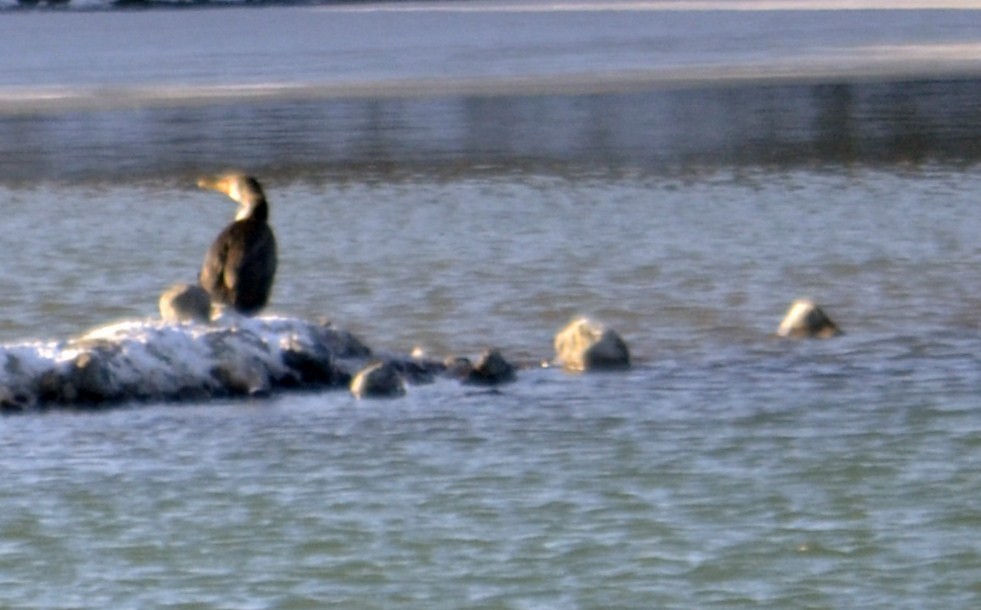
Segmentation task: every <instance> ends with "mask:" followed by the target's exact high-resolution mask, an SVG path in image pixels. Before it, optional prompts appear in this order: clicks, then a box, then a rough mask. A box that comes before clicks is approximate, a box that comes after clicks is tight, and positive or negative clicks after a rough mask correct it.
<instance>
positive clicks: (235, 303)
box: [198, 174, 276, 315]
mask: <svg viewBox="0 0 981 610" xmlns="http://www.w3.org/2000/svg"><path fill="white" fill-rule="evenodd" d="M198 186H199V187H201V188H206V189H211V190H214V191H219V192H222V193H225V194H226V195H228V196H229V197H231V198H232V200H233V201H236V202H238V204H239V208H238V213H237V214H236V215H235V222H233V223H232V224H230V225H228V226H227V227H225V229H224V230H223V231H222V232H221V233H219V234H218V237H217V238H216V239H215V241H214V243H212V244H211V247H210V248H209V249H208V253H207V255H205V258H204V264H203V265H202V266H201V274H200V275H199V277H198V280H199V281H200V283H201V287H202V288H204V289H205V290H206V291H207V292H208V294H210V295H211V299H212V301H214V302H215V303H219V304H223V305H228V306H231V307H233V308H234V309H235V310H236V311H238V312H239V313H242V314H245V315H253V314H255V313H257V312H258V311H259V310H260V309H262V308H263V307H264V306H265V305H266V302H267V301H268V300H269V293H270V291H271V290H272V284H273V277H274V276H275V275H276V238H275V236H274V235H273V232H272V229H271V228H270V227H269V224H268V223H267V220H268V218H269V204H268V203H266V196H265V194H264V193H263V192H262V187H261V186H260V185H259V182H258V181H257V180H256V179H255V178H253V177H252V176H246V175H243V174H227V175H224V176H219V177H217V178H202V179H200V180H198Z"/></svg>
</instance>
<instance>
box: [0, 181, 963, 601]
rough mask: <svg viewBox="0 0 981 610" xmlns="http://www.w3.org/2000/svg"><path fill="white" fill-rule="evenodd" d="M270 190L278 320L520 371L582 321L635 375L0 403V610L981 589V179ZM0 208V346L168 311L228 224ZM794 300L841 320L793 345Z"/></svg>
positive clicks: (68, 199) (294, 184)
mask: <svg viewBox="0 0 981 610" xmlns="http://www.w3.org/2000/svg"><path fill="white" fill-rule="evenodd" d="M266 183H267V187H268V188H267V190H268V191H269V195H270V198H271V200H272V202H273V206H274V207H273V221H274V226H275V227H276V230H277V232H278V234H279V236H280V241H281V244H282V252H281V254H282V267H281V271H280V276H279V280H278V282H277V285H276V290H275V295H274V298H273V303H272V310H273V311H274V312H276V313H283V314H288V315H296V316H301V317H316V316H320V315H326V316H330V317H332V318H333V319H334V320H335V322H337V323H338V324H339V325H340V326H342V327H347V328H351V329H353V330H355V331H356V332H358V333H359V334H361V335H362V336H363V338H365V339H366V340H367V341H368V342H369V343H370V344H372V345H375V346H379V347H385V348H391V349H396V350H408V349H411V348H412V347H413V346H415V345H421V346H423V347H425V348H426V349H428V350H429V351H430V352H431V353H434V354H439V355H441V354H444V353H463V354H474V353H476V352H477V351H479V350H480V349H482V348H483V347H484V346H487V345H495V346H498V347H500V348H501V349H502V350H504V352H505V354H507V355H509V356H511V357H513V358H516V359H524V360H535V359H540V358H548V357H550V355H551V347H550V342H551V337H552V335H553V334H554V332H555V331H556V330H557V329H558V327H559V326H561V324H563V323H564V322H565V321H566V320H567V319H568V318H569V317H570V316H571V315H573V314H575V313H580V312H585V313H590V314H593V315H595V316H597V317H599V318H600V319H603V320H605V321H607V322H609V323H610V324H611V325H613V326H615V327H616V328H617V329H618V330H620V332H621V334H623V335H624V337H625V338H626V339H627V340H628V342H629V343H630V345H631V347H632V348H633V350H634V353H635V356H636V358H637V361H638V366H636V367H635V368H634V370H632V371H631V372H628V373H625V374H615V375H600V376H595V377H593V376H587V377H579V376H570V375H567V374H565V373H561V372H559V371H556V370H551V369H539V370H529V371H525V372H524V373H523V374H522V375H521V376H520V378H519V381H518V382H517V383H515V384H512V385H508V386H504V387H503V388H501V389H500V390H497V391H491V392H484V391H473V390H470V389H467V388H465V387H462V386H458V385H456V384H455V383H453V382H448V381H447V382H437V383H436V384H434V385H430V386H417V387H414V388H412V389H411V391H410V394H409V396H408V397H407V398H405V399H403V400H399V401H395V402H356V401H355V400H354V399H353V398H351V397H349V396H348V395H347V394H346V393H343V392H328V393H325V394H304V395H281V396H274V397H272V398H268V399H257V400H254V401H249V402H244V403H239V402H235V403H219V404H214V403H212V404H201V405H194V404H190V405H157V406H141V407H139V408H132V409H121V410H116V411H112V412H109V413H102V414H92V415H85V414H70V413H53V414H48V415H43V416H24V417H9V418H6V419H4V420H3V421H2V422H0V423H2V425H0V461H2V463H3V464H4V465H5V476H4V477H3V481H2V482H0V503H2V506H3V513H2V516H0V582H2V584H3V586H2V587H0V605H4V606H5V607H23V608H27V607H48V608H77V607H188V608H189V607H228V606H231V607H242V608H268V607H283V608H300V607H322V605H323V604H325V603H335V604H338V605H341V606H345V607H363V608H392V607H442V608H458V607H487V608H532V607H533V608H570V607H579V608H608V607H677V608H688V607H725V608H731V607H747V608H749V607H754V608H755V607H774V608H778V607H779V608H786V607H799V608H819V607H853V606H862V607H911V608H912V607H917V608H923V607H933V608H970V607H973V606H974V605H975V602H977V600H978V598H979V595H981V591H979V589H978V588H977V584H976V582H975V581H976V579H975V575H976V574H977V572H978V570H979V568H981V555H979V547H978V544H977V542H976V540H975V538H976V536H974V534H975V533H976V531H977V528H978V525H979V519H981V513H979V512H978V510H977V508H976V507H975V505H974V504H975V503H974V502H973V498H975V497H977V496H978V494H979V493H981V476H979V474H978V473H979V472H981V470H979V468H978V466H979V456H981V420H979V419H978V414H977V408H976V407H977V396H978V392H979V390H981V372H979V371H981V362H979V360H978V358H977V355H976V354H977V353H978V348H979V337H978V324H977V319H978V309H979V302H978V299H977V297H976V296H975V293H976V291H975V290H974V289H973V287H974V286H977V285H978V284H979V280H981V278H979V272H978V268H979V265H978V263H979V262H981V260H979V259H981V250H979V248H978V247H977V245H976V239H975V237H976V235H977V234H978V232H979V227H978V223H979V220H978V218H979V217H978V215H977V214H976V212H975V206H976V198H975V193H977V192H978V186H979V185H978V178H977V176H976V175H975V172H974V171H961V170H952V169H942V168H919V169H910V170H903V169H895V168H893V169H887V170H860V169H856V170H852V171H842V170H840V169H833V170H815V171H811V170H794V171H789V170H788V171H783V170H777V171H759V172H749V173H734V172H716V173H712V174H710V175H704V176H683V177H663V176H660V177H657V176H645V175H617V176H611V175H606V176H598V177H597V176H593V177H584V176H579V175H554V174H553V175H543V174H530V175H527V174H519V173H515V174H511V173H508V174H500V173H495V172H488V173H479V172H478V173H476V174H469V175H459V176H447V175H411V176H400V177H392V176H388V177H385V176H374V177H371V178H370V179H364V180H358V179H352V178H351V177H350V176H348V177H341V176H331V175H324V176H321V177H308V178H307V179H306V180H295V179H287V178H285V177H284V178H277V177H276V176H271V177H270V178H269V179H268V180H267V181H266ZM0 205H2V206H3V207H4V209H5V210H8V213H7V215H6V216H5V218H4V220H3V221H2V222H3V223H4V233H5V235H7V240H8V244H7V247H8V252H9V254H8V256H7V260H6V262H5V268H6V270H7V274H6V275H5V279H4V285H3V289H2V291H0V292H2V294H3V298H4V301H5V304H4V310H5V311H6V312H8V315H7V319H6V324H5V327H4V329H3V334H4V339H5V341H7V342H11V341H17V340H24V339H34V338H59V337H65V336H69V335H71V334H72V333H74V332H78V331H80V330H82V329H84V328H87V327H88V326H90V325H96V324H101V323H104V322H106V321H107V320H109V319H111V318H113V317H140V316H152V315H155V297H156V294H157V293H158V292H159V290H160V289H162V288H164V287H165V286H166V285H167V284H168V283H170V282H172V281H178V280H190V279H192V278H193V275H194V273H195V269H196V267H197V265H198V264H199V259H200V255H201V253H202V252H203V251H204V248H205V246H206V245H207V242H208V240H209V239H210V237H211V236H212V235H213V234H214V232H215V230H216V227H219V226H220V225H222V224H223V223H224V222H226V221H227V219H228V217H229V216H230V215H231V212H232V205H231V204H230V203H226V202H225V201H224V200H223V199H222V198H221V197H220V196H218V195H213V194H211V193H204V192H197V191H194V190H191V189H188V188H185V187H184V185H182V184H179V183H136V184H122V185H105V186H99V185H88V186H84V187H81V188H68V187H66V186H62V185H58V184H47V185H39V186H36V187H31V188H6V189H4V190H3V191H0ZM41 219H44V220H43V222H42V221H41ZM38 231H41V232H43V234H44V235H45V236H46V238H45V239H43V240H42V239H38V237H37V232H38ZM802 294H808V295H811V296H813V297H814V298H816V299H818V300H819V301H820V302H822V303H823V304H825V305H826V307H827V309H828V311H829V313H830V314H831V315H832V316H833V317H835V318H836V319H837V320H838V322H839V323H840V324H841V325H842V326H843V327H844V328H845V330H846V332H847V334H846V335H845V336H844V337H842V338H840V339H838V340H833V341H827V342H818V343H807V342H804V343H802V342H782V341H777V340H775V339H774V338H772V336H771V334H772V332H773V330H774V328H775V327H776V324H777V323H778V322H779V319H780V317H781V316H782V314H783V311H784V309H785V308H786V306H787V305H788V304H789V302H790V300H791V299H793V298H794V297H797V296H800V295H802Z"/></svg>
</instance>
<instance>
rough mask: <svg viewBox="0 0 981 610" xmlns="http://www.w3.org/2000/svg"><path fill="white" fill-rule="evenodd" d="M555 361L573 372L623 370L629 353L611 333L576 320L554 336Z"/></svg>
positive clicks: (621, 342) (597, 326)
mask: <svg viewBox="0 0 981 610" xmlns="http://www.w3.org/2000/svg"><path fill="white" fill-rule="evenodd" d="M555 356H556V361H557V362H558V363H560V364H561V365H562V366H563V367H565V368H567V369H569V370H572V371H596V370H616V369H625V368H628V367H629V366H630V350H629V349H628V348H627V344H626V342H625V341H624V340H623V339H622V338H621V337H620V335H618V334H617V332H616V331H615V330H613V329H610V328H606V327H605V326H604V325H603V324H601V323H599V322H595V321H593V320H590V319H589V318H585V317H582V318H577V319H575V320H573V321H572V322H570V323H569V324H568V325H567V326H566V327H565V328H563V329H562V330H560V331H559V332H558V334H556V336H555Z"/></svg>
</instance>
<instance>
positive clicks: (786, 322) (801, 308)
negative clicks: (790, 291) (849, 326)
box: [777, 299, 842, 339]
mask: <svg viewBox="0 0 981 610" xmlns="http://www.w3.org/2000/svg"><path fill="white" fill-rule="evenodd" d="M840 334H842V332H841V329H840V328H838V325H837V324H835V323H834V322H833V321H832V320H831V318H829V317H828V315H827V314H826V313H824V310H822V309H821V308H820V307H818V306H817V305H816V304H815V303H814V301H811V300H810V299H797V300H796V301H794V302H793V303H792V304H791V305H790V309H788V310H787V315H785V316H784V318H783V321H782V322H780V326H779V327H778V328H777V335H779V336H781V337H792V338H817V339H828V338H830V337H836V336H838V335H840Z"/></svg>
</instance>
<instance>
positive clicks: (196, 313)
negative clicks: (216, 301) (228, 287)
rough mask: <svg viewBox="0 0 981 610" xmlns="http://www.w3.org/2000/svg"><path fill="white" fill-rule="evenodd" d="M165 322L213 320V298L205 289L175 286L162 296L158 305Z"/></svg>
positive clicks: (186, 285)
mask: <svg viewBox="0 0 981 610" xmlns="http://www.w3.org/2000/svg"><path fill="white" fill-rule="evenodd" d="M157 304H158V306H159V307H160V317H161V318H163V320H164V322H170V323H180V322H202V323H207V322H208V321H209V320H211V297H210V296H208V293H207V292H205V290H204V288H201V287H200V286H197V285H192V284H174V285H173V286H171V287H170V288H168V289H167V290H165V291H164V292H163V294H161V295H160V301H159V302H158V303H157Z"/></svg>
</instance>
